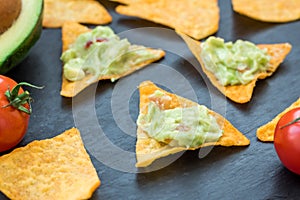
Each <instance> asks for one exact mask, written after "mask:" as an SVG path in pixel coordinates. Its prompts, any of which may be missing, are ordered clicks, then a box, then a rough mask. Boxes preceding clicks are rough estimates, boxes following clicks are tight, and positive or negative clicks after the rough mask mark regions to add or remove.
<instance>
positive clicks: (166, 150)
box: [136, 81, 250, 167]
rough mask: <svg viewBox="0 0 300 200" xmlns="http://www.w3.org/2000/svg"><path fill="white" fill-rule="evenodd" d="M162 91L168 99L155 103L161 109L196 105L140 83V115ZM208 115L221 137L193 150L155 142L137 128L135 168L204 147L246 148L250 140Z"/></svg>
mask: <svg viewBox="0 0 300 200" xmlns="http://www.w3.org/2000/svg"><path fill="white" fill-rule="evenodd" d="M157 90H159V91H162V92H163V93H165V94H166V95H168V96H169V97H170V98H164V97H162V98H161V99H158V100H157V101H156V102H159V104H161V105H163V106H162V107H163V109H166V110H167V109H173V108H178V107H185V108H187V107H192V106H197V105H198V104H197V103H195V102H193V101H191V100H188V99H186V98H183V97H180V96H178V95H175V94H173V93H169V92H167V91H165V90H163V89H161V88H159V87H158V86H156V85H155V84H154V83H152V82H151V81H145V82H142V83H141V84H140V85H139V92H140V105H139V107H140V114H141V113H143V114H145V113H147V111H148V105H149V103H150V98H149V96H151V95H153V94H154V93H155V91H157ZM209 113H210V114H211V115H213V116H214V117H215V118H216V120H217V123H218V125H219V126H220V127H221V128H222V130H223V135H222V136H221V137H220V138H219V140H218V141H217V142H205V143H203V144H202V145H200V146H197V147H193V148H186V147H179V146H178V147H176V146H170V145H168V144H166V143H162V142H158V141H157V140H155V139H153V138H151V137H150V136H149V135H148V134H147V132H145V131H143V130H142V128H141V127H139V126H138V128H137V141H136V159H137V163H136V167H146V166H148V165H150V164H151V163H152V162H153V161H154V160H156V159H159V158H162V157H165V156H168V155H171V154H174V153H177V152H180V151H185V150H195V149H198V148H201V147H205V146H213V145H215V146H218V145H219V146H227V147H228V146H247V145H249V144H250V140H249V139H248V138H247V137H246V136H245V135H243V134H242V133H241V132H240V131H239V130H238V129H236V128H235V127H234V126H233V125H232V124H231V123H230V122H229V121H228V120H226V119H225V118H224V117H223V116H221V115H220V114H218V113H216V112H214V111H212V110H209Z"/></svg>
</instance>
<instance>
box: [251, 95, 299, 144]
mask: <svg viewBox="0 0 300 200" xmlns="http://www.w3.org/2000/svg"><path fill="white" fill-rule="evenodd" d="M296 107H300V98H299V99H298V100H297V101H295V102H294V103H293V104H292V105H290V106H289V107H288V108H286V109H285V110H284V111H282V112H281V113H279V114H278V115H277V116H276V117H275V118H274V119H273V120H272V121H270V122H268V123H267V124H265V125H263V126H261V127H259V128H258V129H257V131H256V136H257V138H258V139H259V140H260V141H262V142H273V141H274V132H275V128H276V125H277V123H278V121H279V119H280V118H281V117H282V116H283V115H284V114H285V113H287V112H288V111H290V110H292V109H294V108H296Z"/></svg>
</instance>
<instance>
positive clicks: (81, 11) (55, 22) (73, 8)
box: [43, 0, 112, 28]
mask: <svg viewBox="0 0 300 200" xmlns="http://www.w3.org/2000/svg"><path fill="white" fill-rule="evenodd" d="M66 21H73V22H79V23H87V24H107V23H109V22H111V21H112V17H111V16H110V14H109V13H108V12H107V10H106V9H105V8H104V7H103V6H102V5H101V4H100V3H99V2H98V1H95V0H45V4H44V17H43V27H48V28H58V27H61V26H62V25H63V23H64V22H66Z"/></svg>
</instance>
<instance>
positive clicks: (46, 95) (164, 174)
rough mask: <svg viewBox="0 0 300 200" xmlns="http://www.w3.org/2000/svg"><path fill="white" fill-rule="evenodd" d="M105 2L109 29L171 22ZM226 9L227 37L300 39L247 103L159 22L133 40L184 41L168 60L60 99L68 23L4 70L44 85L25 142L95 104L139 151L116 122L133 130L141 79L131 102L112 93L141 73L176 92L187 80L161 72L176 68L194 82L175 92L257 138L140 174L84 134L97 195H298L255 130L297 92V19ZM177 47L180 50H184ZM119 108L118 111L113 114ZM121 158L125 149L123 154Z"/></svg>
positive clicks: (100, 116)
mask: <svg viewBox="0 0 300 200" xmlns="http://www.w3.org/2000/svg"><path fill="white" fill-rule="evenodd" d="M100 2H101V3H102V4H103V5H104V6H105V7H106V8H107V9H108V10H109V12H110V13H111V15H112V17H113V22H112V23H111V24H109V26H111V27H112V28H113V29H114V31H115V32H117V33H121V35H122V34H124V32H125V31H127V30H130V31H133V32H135V31H139V30H140V29H138V30H133V29H135V28H141V27H155V28H166V27H164V26H161V25H158V24H155V23H152V22H148V21H145V20H142V19H138V18H134V17H126V16H121V15H118V14H117V13H115V11H114V7H115V6H116V5H117V3H112V2H109V1H106V0H102V1H100ZM219 6H220V14H221V20H220V27H219V31H218V32H217V33H216V34H215V35H216V36H220V37H223V38H224V39H225V40H227V41H228V40H231V41H235V40H236V39H245V40H249V41H252V42H254V43H280V42H290V43H291V44H292V45H293V49H292V51H291V53H290V54H289V55H288V57H287V58H286V60H285V61H284V63H283V64H281V66H280V68H279V69H278V71H277V72H276V73H275V74H274V75H273V76H272V77H270V78H267V79H266V80H261V81H259V82H258V83H257V86H256V88H255V90H254V94H253V98H252V100H251V101H250V102H249V103H247V104H241V105H240V104H236V103H233V102H231V101H230V100H226V99H224V97H222V96H221V95H220V94H219V92H218V91H216V90H215V89H214V88H212V87H211V85H210V84H209V82H207V79H206V77H205V76H202V73H201V71H200V72H199V71H198V69H199V65H197V62H196V60H195V59H194V57H193V56H192V54H191V53H190V52H189V51H188V49H187V47H186V46H185V44H184V43H183V41H182V40H181V39H180V38H179V37H178V36H176V34H175V33H173V35H172V34H171V33H169V32H167V34H166V35H164V34H163V33H164V31H162V32H161V33H162V34H157V31H156V30H157V29H154V33H153V35H154V36H153V35H152V34H150V36H149V33H147V32H146V33H144V32H143V31H144V30H142V33H144V34H145V35H143V34H142V38H143V40H141V39H137V37H135V36H133V37H130V41H131V42H132V43H134V40H135V39H137V40H138V42H141V41H142V42H146V43H147V42H149V43H150V44H151V43H152V44H153V45H152V46H153V47H159V46H160V45H161V46H165V43H158V42H157V41H155V39H153V38H160V39H162V38H163V39H164V40H165V42H171V43H172V44H175V45H178V48H174V47H172V48H173V49H175V51H167V55H166V57H165V58H164V59H163V60H161V61H160V62H158V63H157V65H154V66H150V67H148V68H145V69H143V70H141V71H139V72H137V73H135V74H134V75H132V76H129V77H128V78H127V79H124V80H119V81H116V82H115V83H111V82H110V81H103V82H100V83H98V87H97V88H96V86H97V85H94V86H92V87H91V88H90V89H89V90H87V91H86V93H83V95H86V94H87V96H88V95H90V94H92V97H93V98H90V99H84V98H80V99H77V100H76V99H73V100H72V99H68V98H64V97H61V96H60V95H59V91H60V86H61V62H60V60H59V57H60V54H61V30H60V29H44V30H43V32H42V36H41V38H40V40H39V41H38V42H37V44H36V45H35V46H34V48H33V49H32V50H31V51H30V54H29V56H28V57H27V58H26V59H25V60H24V61H23V62H22V63H21V64H20V65H19V66H17V67H16V68H14V69H13V70H12V71H10V72H9V73H8V74H7V75H8V76H10V77H12V78H13V79H15V80H16V81H18V82H20V81H28V82H30V83H33V84H36V85H44V86H45V88H44V89H43V90H35V89H30V90H31V93H32V96H33V98H34V99H35V101H34V103H33V105H32V106H33V114H32V116H31V120H30V124H29V128H28V132H27V135H26V136H25V138H24V139H23V141H22V142H21V143H20V144H19V145H18V146H24V145H26V144H28V143H29V142H31V141H33V140H36V139H45V138H50V137H53V136H55V135H57V134H59V133H61V132H63V131H64V130H66V129H68V128H71V127H73V126H75V125H76V126H78V125H80V126H81V124H80V123H81V121H80V120H79V121H78V118H76V117H77V116H78V115H80V114H81V113H82V112H81V111H80V109H79V112H77V111H78V110H77V108H81V107H80V106H83V107H88V108H89V109H92V111H93V108H95V109H94V110H95V113H96V122H98V123H99V125H100V126H101V128H102V130H103V132H104V133H105V136H106V138H108V139H109V141H111V143H112V144H113V145H114V146H115V147H119V148H120V149H123V150H124V151H123V152H127V153H128V154H130V153H131V154H132V153H134V148H135V147H134V145H135V137H134V134H135V132H134V131H133V132H130V133H127V134H126V133H125V132H126V131H125V132H124V131H122V130H121V128H120V127H118V125H117V124H118V122H119V121H118V120H121V122H122V123H123V124H124V122H128V124H127V125H128V127H127V128H128V130H133V128H135V126H134V124H133V126H132V123H133V122H134V121H135V120H136V118H137V115H138V98H139V97H138V92H137V90H135V88H136V87H137V85H134V84H129V85H128V87H129V89H128V90H129V91H131V93H130V95H129V97H128V98H127V99H126V98H124V99H125V100H124V101H125V103H124V105H127V106H126V108H120V107H118V106H117V105H116V104H113V105H114V106H117V107H113V106H111V105H112V104H111V102H112V98H116V97H117V99H119V100H120V96H121V95H124V94H120V95H119V96H118V94H115V92H116V91H118V88H119V89H120V88H121V89H122V87H121V86H122V84H123V83H128V80H131V81H132V80H133V82H134V81H138V80H140V78H141V77H142V79H149V77H150V78H151V77H152V78H155V79H156V80H159V81H162V83H164V81H167V80H170V81H169V82H168V83H170V84H169V85H165V84H162V85H163V86H165V87H166V88H169V89H172V88H175V91H176V88H178V87H177V86H178V85H179V86H180V84H181V83H180V81H181V80H179V79H174V77H166V76H165V74H164V73H162V72H161V68H164V69H175V71H176V72H178V74H179V75H180V76H183V77H184V81H188V83H189V85H190V86H192V90H193V91H189V89H188V88H186V89H185V88H184V87H183V88H181V90H180V89H178V90H177V94H178V95H182V96H186V97H189V95H190V93H189V92H195V94H196V97H197V99H196V100H197V101H198V102H199V103H200V104H204V105H206V106H208V107H209V108H212V109H215V110H217V111H218V110H220V111H223V113H222V114H223V115H224V116H225V117H226V118H227V119H228V120H229V121H231V122H232V123H233V124H234V125H235V126H236V127H237V128H238V129H239V130H240V131H241V132H243V133H244V134H245V135H246V136H247V137H248V138H249V139H250V140H251V145H250V146H249V147H230V148H226V147H215V148H213V149H212V150H211V151H210V153H209V154H208V155H206V156H205V157H204V158H201V159H200V158H199V156H198V153H199V152H198V151H188V152H185V153H184V154H183V155H182V156H180V158H179V159H177V160H176V161H175V162H173V163H172V164H170V165H168V166H166V167H164V168H162V169H159V170H154V171H152V172H148V173H142V171H139V173H137V172H136V171H132V172H126V171H124V170H123V171H122V170H120V169H119V167H120V166H121V165H124V166H127V165H132V164H134V162H135V160H127V159H125V158H124V159H119V160H116V159H114V158H113V156H111V160H110V161H107V162H108V163H109V164H107V163H106V164H105V163H104V162H102V160H101V159H98V158H96V155H97V152H94V151H93V149H90V148H89V145H92V146H93V145H94V146H95V144H96V143H97V142H98V143H99V145H98V146H97V145H96V146H95V147H96V149H97V148H101V146H100V145H101V144H102V141H97V140H96V139H95V140H94V141H88V140H86V139H85V140H84V142H85V144H86V146H87V149H88V152H89V154H90V155H91V158H92V160H93V164H94V165H95V168H96V170H97V172H98V175H99V177H100V179H101V181H102V184H101V186H100V187H99V188H98V189H97V191H96V192H95V193H94V195H93V198H92V199H299V198H300V190H299V188H300V177H299V176H297V175H295V174H292V173H291V172H289V171H288V170H287V169H286V168H284V167H283V166H282V165H281V163H280V161H279V159H278V158H277V156H276V153H275V150H274V147H273V144H272V143H261V142H259V141H258V140H257V139H256V136H255V133H256V129H257V128H258V127H259V126H261V125H263V124H265V123H266V122H268V121H270V120H271V119H272V118H273V117H274V116H276V115H277V114H278V113H279V112H281V111H282V110H283V109H284V108H286V107H287V106H289V105H290V104H291V103H292V102H294V101H295V100H297V98H298V97H299V92H300V91H299V87H298V82H297V81H298V80H299V76H300V70H299V66H298V65H299V63H300V56H299V55H300V40H299V32H300V21H295V22H290V23H284V24H277V23H264V22H259V21H255V20H253V19H250V18H247V17H245V16H241V15H239V14H237V13H234V12H233V11H232V6H231V2H230V1H229V0H220V1H219ZM199 20H201V19H199ZM151 30H153V29H151ZM158 30H160V29H158ZM161 30H162V29H161ZM164 30H165V29H164ZM155 33H156V35H155ZM125 34H126V32H125ZM130 35H131V34H129V36H130ZM140 36H141V35H140ZM149 40H150V41H149ZM160 41H161V40H160ZM147 44H148V43H147ZM168 44H169V43H168ZM175 47H176V46H175ZM178 52H182V53H183V56H182V55H181V54H180V53H178ZM178 54H180V55H181V56H178ZM158 64H161V65H158ZM192 64H193V65H194V66H193V65H192ZM161 66H162V67H161ZM150 68H151V69H150ZM147 70H150V71H147ZM173 72H174V70H173ZM173 72H172V73H173ZM148 74H152V76H148ZM153 74H154V76H153ZM175 74H176V73H175ZM143 76H144V77H143ZM184 84H186V82H184ZM117 86H118V87H117ZM123 86H124V85H123ZM179 88H180V87H179ZM191 94H193V93H191ZM114 95H115V96H114ZM122 97H123V96H122ZM194 100H195V99H194ZM74 105H75V106H74ZM77 106H78V107H77ZM112 108H113V109H112ZM116 110H117V111H118V112H117V111H116ZM76 112H77V113H76ZM119 112H120V113H126V112H129V114H128V115H126V116H124V118H123V119H122V115H121V116H120V115H119V114H118V113H119ZM74 113H75V114H74ZM116 113H117V116H115V114H116ZM85 114H89V113H85ZM91 114H93V113H91ZM118 117H120V118H121V119H119V118H118ZM125 117H126V118H125ZM125 124H126V123H125ZM79 128H80V127H79ZM125 128H126V127H125ZM84 134H85V135H86V133H84ZM93 142H94V143H93ZM102 149H103V148H102ZM105 150H107V149H103V151H104V152H106V153H108V154H107V155H110V154H109V153H112V152H109V151H105ZM116 157H120V156H118V155H116ZM121 158H122V157H121ZM111 166H114V167H111ZM128 171H130V170H128ZM0 199H6V197H5V196H4V195H3V194H0Z"/></svg>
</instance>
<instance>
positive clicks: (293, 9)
mask: <svg viewBox="0 0 300 200" xmlns="http://www.w3.org/2000/svg"><path fill="white" fill-rule="evenodd" d="M232 6H233V10H234V11H236V12H238V13H240V14H242V15H246V16H248V17H250V18H253V19H256V20H260V21H265V22H289V21H294V20H298V19H300V0H276V1H273V0H232Z"/></svg>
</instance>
